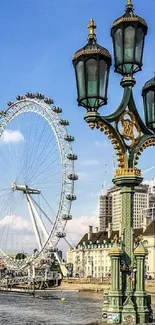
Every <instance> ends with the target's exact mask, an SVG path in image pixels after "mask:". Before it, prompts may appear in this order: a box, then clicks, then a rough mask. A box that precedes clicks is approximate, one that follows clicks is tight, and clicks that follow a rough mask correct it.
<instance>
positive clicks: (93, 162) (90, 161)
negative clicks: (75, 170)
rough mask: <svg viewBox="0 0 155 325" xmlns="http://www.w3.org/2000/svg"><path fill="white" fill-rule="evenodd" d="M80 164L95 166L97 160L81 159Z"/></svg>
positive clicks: (97, 163)
mask: <svg viewBox="0 0 155 325" xmlns="http://www.w3.org/2000/svg"><path fill="white" fill-rule="evenodd" d="M81 165H82V166H88V167H89V166H97V165H99V161H98V160H96V159H89V160H83V161H81Z"/></svg>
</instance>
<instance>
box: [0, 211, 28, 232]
mask: <svg viewBox="0 0 155 325" xmlns="http://www.w3.org/2000/svg"><path fill="white" fill-rule="evenodd" d="M4 226H9V227H10V228H11V229H13V230H28V231H31V228H32V226H31V223H30V222H28V221H27V220H25V219H24V218H23V217H21V216H16V215H7V216H5V217H4V218H3V219H1V220H0V228H2V227H4Z"/></svg>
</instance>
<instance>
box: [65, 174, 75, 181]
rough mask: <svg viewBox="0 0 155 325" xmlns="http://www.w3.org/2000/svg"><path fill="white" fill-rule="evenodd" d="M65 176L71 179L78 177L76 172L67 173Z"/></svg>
mask: <svg viewBox="0 0 155 325" xmlns="http://www.w3.org/2000/svg"><path fill="white" fill-rule="evenodd" d="M67 177H68V179H71V180H72V181H76V180H77V179H78V175H77V174H68V175H67Z"/></svg>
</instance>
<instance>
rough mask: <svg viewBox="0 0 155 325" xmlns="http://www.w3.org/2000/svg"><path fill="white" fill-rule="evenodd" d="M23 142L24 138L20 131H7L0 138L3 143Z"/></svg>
mask: <svg viewBox="0 0 155 325" xmlns="http://www.w3.org/2000/svg"><path fill="white" fill-rule="evenodd" d="M22 141H24V137H23V134H22V133H21V132H20V131H19V130H15V131H13V130H5V131H4V132H3V134H2V136H1V138H0V142H2V143H17V142H18V143H19V142H22Z"/></svg>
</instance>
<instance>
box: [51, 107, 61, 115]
mask: <svg viewBox="0 0 155 325" xmlns="http://www.w3.org/2000/svg"><path fill="white" fill-rule="evenodd" d="M52 110H53V112H54V113H57V114H60V113H62V108H60V107H59V106H55V107H53V108H52Z"/></svg>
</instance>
